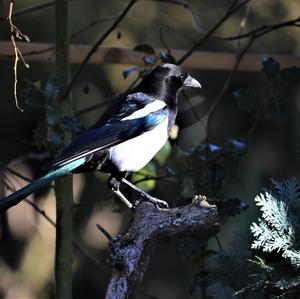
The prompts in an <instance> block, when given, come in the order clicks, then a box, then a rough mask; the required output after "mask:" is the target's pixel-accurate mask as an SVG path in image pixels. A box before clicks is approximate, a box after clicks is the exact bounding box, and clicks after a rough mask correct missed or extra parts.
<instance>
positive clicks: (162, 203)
mask: <svg viewBox="0 0 300 299" xmlns="http://www.w3.org/2000/svg"><path fill="white" fill-rule="evenodd" d="M122 182H123V183H124V184H126V185H127V186H129V187H130V188H132V189H133V190H134V191H135V192H137V193H139V194H140V195H141V196H142V197H144V198H145V199H146V200H148V201H150V202H152V203H153V204H155V205H156V206H158V207H161V208H168V207H169V205H168V203H167V202H165V201H164V200H161V199H158V198H155V197H152V196H150V195H149V194H148V193H147V192H145V191H143V190H142V189H140V188H138V187H137V186H135V185H134V184H132V183H131V182H129V181H128V180H126V179H125V178H122Z"/></svg>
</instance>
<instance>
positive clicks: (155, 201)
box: [134, 192, 169, 209]
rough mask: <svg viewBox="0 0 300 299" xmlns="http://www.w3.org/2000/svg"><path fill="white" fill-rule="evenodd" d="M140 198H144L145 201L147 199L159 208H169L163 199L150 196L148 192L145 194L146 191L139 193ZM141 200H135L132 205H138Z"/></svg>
mask: <svg viewBox="0 0 300 299" xmlns="http://www.w3.org/2000/svg"><path fill="white" fill-rule="evenodd" d="M141 196H142V198H143V199H144V200H145V201H149V202H151V203H152V204H154V205H155V206H156V207H157V208H160V209H168V208H169V205H168V203H167V202H166V201H164V200H161V199H158V198H156V197H152V196H150V195H149V194H147V193H146V192H145V193H143V194H141ZM141 201H142V200H137V201H136V202H135V204H134V206H135V207H136V206H138V205H139V204H140V203H141Z"/></svg>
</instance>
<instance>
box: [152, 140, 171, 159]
mask: <svg viewBox="0 0 300 299" xmlns="http://www.w3.org/2000/svg"><path fill="white" fill-rule="evenodd" d="M171 150H172V147H171V143H170V141H169V140H168V141H167V142H166V144H165V145H164V146H163V147H162V149H161V150H160V151H159V152H158V153H157V154H156V155H155V157H154V159H155V160H156V161H157V162H158V164H159V165H164V164H165V163H166V160H167V159H168V158H169V156H170V154H171Z"/></svg>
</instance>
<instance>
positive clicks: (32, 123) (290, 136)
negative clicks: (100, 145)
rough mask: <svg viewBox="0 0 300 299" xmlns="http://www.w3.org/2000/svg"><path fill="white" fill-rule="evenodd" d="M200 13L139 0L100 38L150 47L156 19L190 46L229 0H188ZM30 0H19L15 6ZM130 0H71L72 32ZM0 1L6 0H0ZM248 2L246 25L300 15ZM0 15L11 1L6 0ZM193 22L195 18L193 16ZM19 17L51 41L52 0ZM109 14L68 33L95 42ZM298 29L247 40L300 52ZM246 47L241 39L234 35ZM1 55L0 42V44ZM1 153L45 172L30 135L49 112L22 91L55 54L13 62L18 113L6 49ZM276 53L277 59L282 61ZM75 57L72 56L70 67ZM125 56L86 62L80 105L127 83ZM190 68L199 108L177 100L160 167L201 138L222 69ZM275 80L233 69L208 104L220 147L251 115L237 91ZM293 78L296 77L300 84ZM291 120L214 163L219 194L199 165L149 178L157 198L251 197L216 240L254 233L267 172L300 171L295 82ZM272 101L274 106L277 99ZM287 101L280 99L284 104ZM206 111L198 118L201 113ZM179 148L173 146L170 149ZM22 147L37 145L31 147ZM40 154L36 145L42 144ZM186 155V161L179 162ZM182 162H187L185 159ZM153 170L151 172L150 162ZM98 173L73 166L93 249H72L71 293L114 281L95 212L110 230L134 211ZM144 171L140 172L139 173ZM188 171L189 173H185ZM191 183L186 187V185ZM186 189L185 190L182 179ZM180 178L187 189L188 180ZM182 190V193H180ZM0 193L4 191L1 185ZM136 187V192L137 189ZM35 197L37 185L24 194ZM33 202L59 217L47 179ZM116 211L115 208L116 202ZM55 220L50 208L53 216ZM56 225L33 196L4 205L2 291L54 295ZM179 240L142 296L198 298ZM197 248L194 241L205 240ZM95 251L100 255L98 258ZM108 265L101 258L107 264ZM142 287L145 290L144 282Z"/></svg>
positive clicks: (167, 247) (224, 46) (298, 9)
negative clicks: (234, 156) (118, 60)
mask: <svg viewBox="0 0 300 299" xmlns="http://www.w3.org/2000/svg"><path fill="white" fill-rule="evenodd" d="M188 3H190V5H191V6H192V7H193V9H194V11H195V13H196V14H197V15H198V18H199V24H195V17H194V20H193V16H192V14H191V12H190V11H189V10H188V9H185V8H184V7H182V6H180V5H172V4H170V3H163V2H159V1H158V2H156V1H140V2H138V3H137V4H136V5H135V6H134V7H133V8H132V9H131V11H130V12H129V13H128V15H127V16H126V17H125V19H124V20H123V21H122V22H121V24H120V25H119V26H118V27H117V29H116V30H114V31H113V32H112V33H111V34H110V36H109V37H108V38H107V39H106V40H105V42H104V43H103V45H107V46H122V47H124V46H127V47H129V48H134V47H135V46H136V45H138V44H144V43H147V44H149V45H151V46H152V47H153V48H164V45H163V44H162V42H161V39H160V33H159V31H160V29H161V28H162V35H163V39H164V41H165V42H166V44H167V45H168V47H169V48H171V49H183V50H187V49H189V48H190V47H191V46H192V45H194V44H195V42H197V41H198V40H199V39H200V38H201V36H203V34H202V33H201V32H199V28H200V29H201V30H202V31H205V30H207V29H209V28H211V27H212V26H213V25H214V24H215V23H216V21H217V20H218V19H219V18H221V17H222V16H223V14H224V11H225V10H226V9H227V8H228V6H229V5H230V3H231V1H222V3H220V1H208V0H205V1H196V0H195V1H188ZM31 4H33V1H21V0H20V1H18V2H17V3H16V5H15V9H21V8H22V7H26V6H28V5H31ZM125 4H126V3H125V1H121V0H118V1H110V2H105V3H104V2H103V1H92V0H91V1H79V0H74V1H70V19H71V24H70V28H71V32H77V31H78V30H80V29H81V28H83V27H84V26H86V25H87V24H89V23H90V22H91V21H93V20H99V19H102V18H106V17H108V16H115V15H116V14H118V13H119V12H120V11H121V10H122V9H123V7H124V5H125ZM4 7H7V6H4ZM250 7H251V9H250V12H249V16H248V18H247V23H246V27H245V31H249V30H251V29H253V28H256V27H259V26H261V25H263V24H270V23H277V22H282V21H285V20H288V19H292V18H295V17H298V16H299V14H300V3H299V1H297V0H290V1H283V0H281V1H266V0H257V1H253V2H250ZM1 14H2V15H6V14H7V11H6V10H4V9H3V10H2V11H1ZM244 15H245V9H242V10H240V11H239V12H238V13H236V14H234V15H233V16H232V17H231V18H230V19H229V20H228V21H227V22H225V23H224V24H223V25H222V26H221V28H220V29H219V30H218V31H217V35H219V36H231V35H237V34H238V33H239V26H240V21H241V19H242V18H243V16H244ZM196 21H197V20H196ZM14 23H15V24H16V25H17V26H18V28H20V29H21V30H22V32H24V33H26V34H27V35H28V36H29V37H30V39H31V41H32V42H47V43H53V40H54V12H53V7H49V8H45V9H43V10H39V11H35V12H31V13H28V14H24V15H22V16H19V17H15V18H14ZM109 24H110V21H108V22H103V23H99V24H97V25H95V26H93V27H91V28H90V29H88V30H86V31H84V32H83V33H82V34H80V35H78V36H77V37H76V38H74V39H73V40H72V43H73V44H87V45H90V44H92V43H93V42H94V41H95V40H96V39H97V38H98V37H99V36H100V35H101V34H102V33H103V32H104V31H105V30H106V29H107V28H108V26H109ZM0 25H1V26H0V40H9V39H10V35H9V28H8V26H7V24H6V23H5V22H1V23H0ZM296 33H298V32H297V29H295V28H284V29H282V30H279V31H274V32H273V33H270V34H268V35H266V36H263V37H262V38H260V39H257V40H256V41H255V42H254V44H253V45H252V46H251V48H250V50H249V52H254V53H262V57H263V56H265V55H271V54H289V55H297V54H299V51H300V40H299V38H298V36H299V35H297V34H296ZM241 43H242V47H243V46H244V45H245V42H244V41H241ZM199 50H201V51H216V52H223V51H229V52H236V51H237V42H236V41H234V42H229V41H221V40H218V39H215V38H210V39H208V40H207V41H206V42H205V43H204V44H203V45H202V46H201V49H199ZM0 55H1V48H0ZM0 58H1V59H0V70H1V80H0V95H1V101H0V136H1V147H0V160H1V162H3V163H5V164H8V163H10V164H9V166H10V167H12V168H13V169H15V170H16V171H18V172H19V173H22V174H23V175H24V176H27V177H29V178H35V177H37V176H39V175H41V174H42V173H43V168H42V164H45V163H46V162H47V159H44V155H43V153H44V152H45V150H44V149H43V148H41V149H38V148H37V146H36V145H35V144H34V142H33V135H34V131H35V129H36V127H37V125H38V123H39V122H40V121H41V120H42V119H43V118H44V112H43V110H42V109H34V108H30V107H28V106H26V104H25V103H24V101H23V97H22V90H24V89H25V88H26V87H27V86H28V82H32V83H36V84H40V83H38V82H42V83H41V84H43V82H46V81H47V80H48V79H49V78H50V77H53V75H54V66H53V65H52V63H51V62H47V61H43V62H31V63H30V69H25V68H24V67H23V65H22V63H20V64H19V68H18V78H19V85H18V94H19V99H20V105H21V106H22V107H23V108H24V112H23V113H21V112H20V111H19V110H17V108H16V107H15V104H14V98H13V79H14V78H13V60H12V59H4V58H3V57H0ZM279 62H280V61H279ZM77 67H78V65H73V67H72V70H73V72H74V71H75V70H76V69H77ZM127 67H128V65H112V64H105V65H98V64H97V65H96V64H93V65H87V66H86V67H85V68H84V70H83V71H82V73H81V74H80V76H79V78H78V79H77V80H76V83H75V85H74V86H73V89H72V98H73V101H74V109H75V111H79V110H81V109H83V108H85V107H88V106H90V105H93V104H96V103H101V101H105V100H107V99H108V98H109V97H111V96H112V95H114V94H116V93H120V92H123V91H125V90H126V88H127V87H128V86H130V84H131V83H132V82H133V81H134V79H135V78H136V76H137V74H136V73H135V72H133V73H130V74H129V76H128V77H127V78H126V79H124V77H123V75H122V71H123V70H124V69H126V68H127ZM188 71H189V72H191V73H192V75H193V76H194V77H195V78H197V79H198V80H199V81H200V82H201V84H202V86H203V88H202V90H200V91H198V90H197V91H189V92H188V96H189V98H190V101H191V104H192V105H194V106H195V107H196V108H195V109H196V111H197V113H198V116H199V117H198V118H197V117H196V116H195V113H194V112H193V111H191V109H190V104H189V103H187V102H186V101H185V100H184V98H182V99H181V102H180V115H179V118H178V126H179V129H181V130H180V131H179V134H178V136H177V138H176V139H173V140H172V141H171V144H172V146H173V150H171V148H167V149H165V150H166V152H167V153H166V157H165V158H163V160H162V162H160V161H159V160H155V161H154V162H153V163H152V164H151V165H149V166H148V168H147V169H146V170H145V171H149V174H155V175H161V174H164V173H165V169H166V167H169V168H171V169H177V164H178V159H179V158H178V157H179V156H180V154H182V153H181V152H180V153H179V154H178V149H177V148H180V149H181V150H184V151H189V150H191V149H192V148H194V147H195V146H197V145H199V144H200V143H201V142H204V140H205V139H206V130H205V121H206V120H205V117H204V118H202V117H203V116H205V114H206V112H207V110H208V109H209V107H210V105H211V104H212V103H213V102H214V100H215V98H216V97H217V95H218V93H219V91H220V90H221V89H222V87H223V84H224V82H225V81H226V79H227V77H228V75H229V71H211V70H205V69H201V70H199V69H193V70H188ZM274 84H276V83H272V82H271V83H270V82H269V81H268V78H267V77H266V76H265V74H264V73H263V72H247V71H243V72H238V73H236V74H235V76H234V77H233V79H232V81H231V83H230V85H229V88H228V90H227V91H226V92H225V94H224V95H223V97H222V99H221V100H220V102H219V105H218V106H217V109H216V111H215V113H214V114H213V117H212V121H211V124H210V136H209V143H210V144H213V145H217V146H220V147H221V146H223V145H224V144H226V142H228V140H229V139H237V140H241V139H243V138H245V137H246V136H247V134H248V133H249V130H250V129H251V128H252V126H253V123H255V119H256V118H255V117H254V116H253V115H251V114H249V113H247V112H245V111H242V110H241V109H239V107H238V105H237V102H236V98H235V97H234V95H233V94H234V92H235V91H237V90H239V89H241V88H244V89H254V90H255V91H256V93H257V94H259V95H260V97H261V98H267V97H269V94H270V92H271V91H272V89H274V88H275V87H274ZM298 87H299V86H298ZM287 103H288V104H287V108H286V109H287V110H288V111H289V114H288V115H289V119H288V120H286V121H285V122H284V123H283V124H282V123H280V124H275V125H274V123H272V122H270V121H264V122H261V123H259V124H258V125H257V126H256V127H255V130H254V131H253V133H252V132H251V136H250V138H249V140H247V141H248V142H249V146H248V149H247V152H246V154H244V155H243V156H241V157H240V158H239V159H238V167H237V166H236V165H235V164H236V163H237V162H236V161H230V163H232V165H228V166H227V167H228V169H231V168H232V169H234V170H235V171H234V173H233V174H228V173H226V175H227V176H224V175H223V174H222V172H213V175H217V176H220V177H221V178H220V180H221V181H222V187H221V188H219V189H218V193H214V192H213V190H208V189H207V186H205V185H204V183H203V181H201V178H202V173H197V172H193V173H192V174H191V175H192V176H193V180H192V181H191V180H190V178H189V176H185V175H183V176H179V177H178V178H176V179H173V180H172V179H171V180H166V181H164V180H158V181H157V182H154V181H150V182H148V183H147V185H146V186H144V187H145V188H146V189H147V190H152V191H153V192H154V193H155V194H156V195H157V196H158V197H160V198H161V199H164V200H167V201H168V202H170V203H171V205H176V204H178V203H182V202H183V201H181V199H180V198H182V197H183V198H185V199H186V198H189V197H191V195H192V193H194V192H197V193H201V194H207V193H208V194H207V195H213V196H225V197H226V196H228V197H238V198H240V199H241V200H242V201H243V202H244V203H246V204H247V205H249V209H247V210H246V211H243V212H242V213H241V215H238V216H236V217H234V218H226V219H224V221H223V223H222V226H221V233H220V234H219V238H220V240H221V242H222V246H223V248H225V249H226V248H227V246H228V248H229V247H230V244H231V242H232V241H234V240H235V238H236V236H237V235H243V236H246V235H248V234H249V225H250V223H251V222H252V221H253V218H254V217H255V215H256V208H255V205H254V202H253V198H254V196H255V194H257V193H258V192H259V191H260V190H261V187H262V186H264V185H266V184H268V180H269V178H270V177H277V178H286V177H289V176H292V175H297V174H298V169H299V167H298V163H299V160H298V156H299V148H298V145H299V137H296V136H298V135H299V130H298V127H297V124H298V123H297V114H298V113H299V109H300V98H299V88H298V89H297V86H296V87H295V88H293V89H291V90H290V92H289V94H288V98H287ZM104 109H105V108H100V109H97V110H94V111H92V112H89V113H85V114H83V115H81V116H80V117H79V118H80V120H81V122H82V124H83V125H84V126H86V127H88V126H89V125H91V124H93V123H94V122H95V121H96V120H97V118H98V117H99V115H100V114H101V113H102V112H103V110H104ZM279 111H281V110H280V109H279ZM282 111H283V110H282ZM200 118H201V120H200ZM175 148H176V149H175ZM28 153H34V154H32V155H31V156H30V155H28ZM40 154H41V155H40ZM183 163H185V162H184V161H183ZM180 167H182V165H180ZM153 169H154V171H153ZM8 176H9V180H10V183H11V184H12V185H14V186H15V188H19V186H22V185H24V184H27V182H25V181H23V180H21V179H20V178H15V177H13V176H11V175H8ZM106 178H107V176H106V175H104V174H87V175H75V176H74V186H75V187H74V199H75V206H74V238H75V240H76V243H77V244H78V245H79V246H80V248H82V249H84V251H85V252H86V253H88V255H89V256H90V257H92V258H89V257H87V256H84V255H82V254H81V253H80V252H78V251H75V258H74V268H73V271H74V281H73V289H74V293H73V294H74V295H73V296H74V298H102V297H103V296H104V294H105V289H106V286H107V283H108V280H109V266H107V265H105V261H106V258H107V239H106V238H105V237H104V236H103V235H102V234H101V232H99V230H98V229H97V228H96V224H97V223H100V224H101V225H102V226H103V227H104V228H105V229H106V230H107V231H109V232H110V234H111V235H113V236H115V235H116V234H118V233H119V232H121V231H122V230H124V229H125V228H126V224H127V221H128V218H129V215H130V211H126V210H124V209H123V208H122V207H121V210H122V212H121V213H120V212H119V205H118V204H117V203H116V202H115V198H114V197H113V195H112V194H111V192H110V191H109V190H108V188H107V187H106ZM138 178H139V177H135V179H138ZM187 180H189V181H187ZM191 184H192V186H191ZM184 188H185V189H184ZM183 189H184V190H183ZM184 191H185V192H186V194H182V192H184ZM4 192H9V191H7V190H4ZM132 196H133V195H132ZM31 199H33V196H32V197H31ZM35 200H36V202H37V203H38V205H39V207H40V208H41V209H43V210H45V211H46V213H47V215H49V217H51V218H52V219H54V216H55V199H54V192H53V190H52V188H49V189H48V190H42V191H40V192H38V194H36V195H35ZM116 210H118V211H116ZM54 220H55V219H54ZM54 240H55V230H54V228H53V226H52V225H51V224H49V222H47V221H46V220H45V219H44V218H43V217H41V216H40V215H39V214H38V213H37V212H36V211H35V210H34V209H33V208H32V207H31V206H30V205H29V204H28V203H26V202H22V203H21V204H19V205H18V206H16V207H14V208H13V209H11V210H9V212H8V213H7V217H1V227H0V273H1V279H0V298H2V297H3V298H53V294H54V291H53V260H54V244H55V243H54ZM209 246H210V247H211V248H214V249H215V248H217V244H216V240H215V239H212V240H210V244H209ZM180 248H181V243H180V242H179V241H176V240H174V241H172V242H171V243H170V244H164V245H162V246H160V247H159V248H158V250H157V252H155V254H154V256H153V258H152V260H151V263H150V266H149V269H148V271H147V272H146V275H145V278H144V280H143V282H142V290H140V292H138V295H137V298H149V296H148V295H147V294H144V293H145V292H146V293H151V294H152V295H154V296H157V298H178V299H179V298H204V297H203V296H204V294H203V292H202V291H203V290H202V291H201V290H200V289H197V290H196V291H195V292H193V293H192V294H191V293H190V292H189V290H190V285H191V280H192V277H193V275H194V273H195V271H196V272H197V271H198V268H197V267H199V265H197V264H196V265H192V264H190V263H189V262H188V260H187V259H185V258H184V257H183V254H182V249H180ZM200 249H201V248H199V250H200ZM93 259H96V260H97V262H98V264H97V263H96V261H93ZM103 265H104V266H103ZM145 290H146V291H145Z"/></svg>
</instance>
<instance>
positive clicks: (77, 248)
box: [24, 199, 111, 274]
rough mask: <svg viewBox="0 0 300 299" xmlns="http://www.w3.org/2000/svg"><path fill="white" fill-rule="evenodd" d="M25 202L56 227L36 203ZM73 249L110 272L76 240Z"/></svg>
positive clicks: (26, 200)
mask: <svg viewBox="0 0 300 299" xmlns="http://www.w3.org/2000/svg"><path fill="white" fill-rule="evenodd" d="M24 201H25V202H26V203H27V204H29V205H30V206H31V207H32V208H33V209H34V210H35V211H36V212H37V213H39V214H40V215H41V216H42V217H43V218H44V219H45V220H47V221H48V222H49V223H50V224H51V225H52V226H53V227H54V228H56V223H55V221H54V220H53V219H52V218H51V217H50V216H49V215H48V214H47V213H46V212H45V211H44V210H42V209H41V208H40V207H39V206H38V205H36V204H35V203H34V202H32V201H30V200H28V199H25V200H24ZM72 243H73V247H74V249H76V250H77V251H78V252H80V253H81V254H82V255H83V256H85V257H86V258H88V259H89V260H91V261H92V262H93V263H94V264H95V265H97V266H98V267H99V268H101V270H104V272H105V273H107V274H110V272H111V271H110V268H109V267H108V266H107V265H105V264H103V263H102V262H101V261H99V260H98V259H95V258H94V257H92V256H91V255H89V254H88V253H87V252H85V251H84V250H83V249H82V248H81V247H80V246H79V245H78V243H77V242H76V241H74V240H73V241H72Z"/></svg>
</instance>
